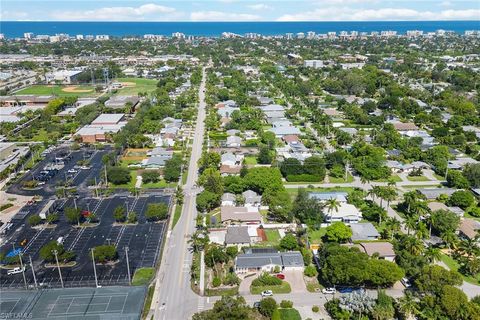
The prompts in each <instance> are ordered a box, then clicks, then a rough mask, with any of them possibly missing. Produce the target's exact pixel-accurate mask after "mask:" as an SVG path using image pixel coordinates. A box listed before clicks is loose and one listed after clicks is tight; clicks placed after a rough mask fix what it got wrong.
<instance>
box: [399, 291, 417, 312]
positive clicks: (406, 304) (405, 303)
mask: <svg viewBox="0 0 480 320" xmlns="http://www.w3.org/2000/svg"><path fill="white" fill-rule="evenodd" d="M398 309H399V311H400V312H401V313H402V314H403V316H404V317H405V318H406V319H412V318H413V316H414V315H415V314H416V313H417V312H418V305H417V302H416V301H415V298H414V297H413V295H412V293H410V291H407V292H406V293H405V296H403V297H402V298H400V299H398Z"/></svg>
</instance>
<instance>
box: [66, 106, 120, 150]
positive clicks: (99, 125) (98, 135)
mask: <svg viewBox="0 0 480 320" xmlns="http://www.w3.org/2000/svg"><path fill="white" fill-rule="evenodd" d="M124 117H125V115H124V114H123V113H120V114H101V115H99V116H98V117H97V118H96V119H95V120H93V121H92V123H91V124H89V125H86V126H84V127H82V128H80V129H79V130H78V131H77V132H76V133H75V135H76V136H80V138H81V140H82V142H84V143H95V142H106V141H109V140H110V137H109V134H112V133H117V132H118V131H120V129H122V128H123V126H125V125H126V124H127V121H124Z"/></svg>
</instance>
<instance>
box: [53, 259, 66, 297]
mask: <svg viewBox="0 0 480 320" xmlns="http://www.w3.org/2000/svg"><path fill="white" fill-rule="evenodd" d="M52 252H53V254H54V255H55V261H56V262H57V268H58V275H59V276H60V282H61V283H62V288H65V287H64V285H63V278H62V271H61V270H60V263H58V251H57V250H53V251H52Z"/></svg>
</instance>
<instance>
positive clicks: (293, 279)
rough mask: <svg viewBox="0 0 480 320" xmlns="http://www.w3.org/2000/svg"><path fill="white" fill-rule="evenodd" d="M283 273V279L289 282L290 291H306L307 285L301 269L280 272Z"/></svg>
mask: <svg viewBox="0 0 480 320" xmlns="http://www.w3.org/2000/svg"><path fill="white" fill-rule="evenodd" d="M282 273H283V274H284V275H285V281H287V282H288V283H290V287H291V288H292V293H307V292H308V290H307V286H306V285H305V281H304V280H303V271H300V270H288V271H283V272H282Z"/></svg>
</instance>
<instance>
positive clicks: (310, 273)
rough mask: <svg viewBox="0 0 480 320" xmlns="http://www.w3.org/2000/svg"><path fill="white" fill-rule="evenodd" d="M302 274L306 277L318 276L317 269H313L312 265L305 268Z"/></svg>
mask: <svg viewBox="0 0 480 320" xmlns="http://www.w3.org/2000/svg"><path fill="white" fill-rule="evenodd" d="M303 273H304V274H305V275H306V276H307V277H316V276H317V275H318V271H317V268H315V266H314V265H313V264H311V265H309V266H306V267H305V270H304V271H303Z"/></svg>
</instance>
